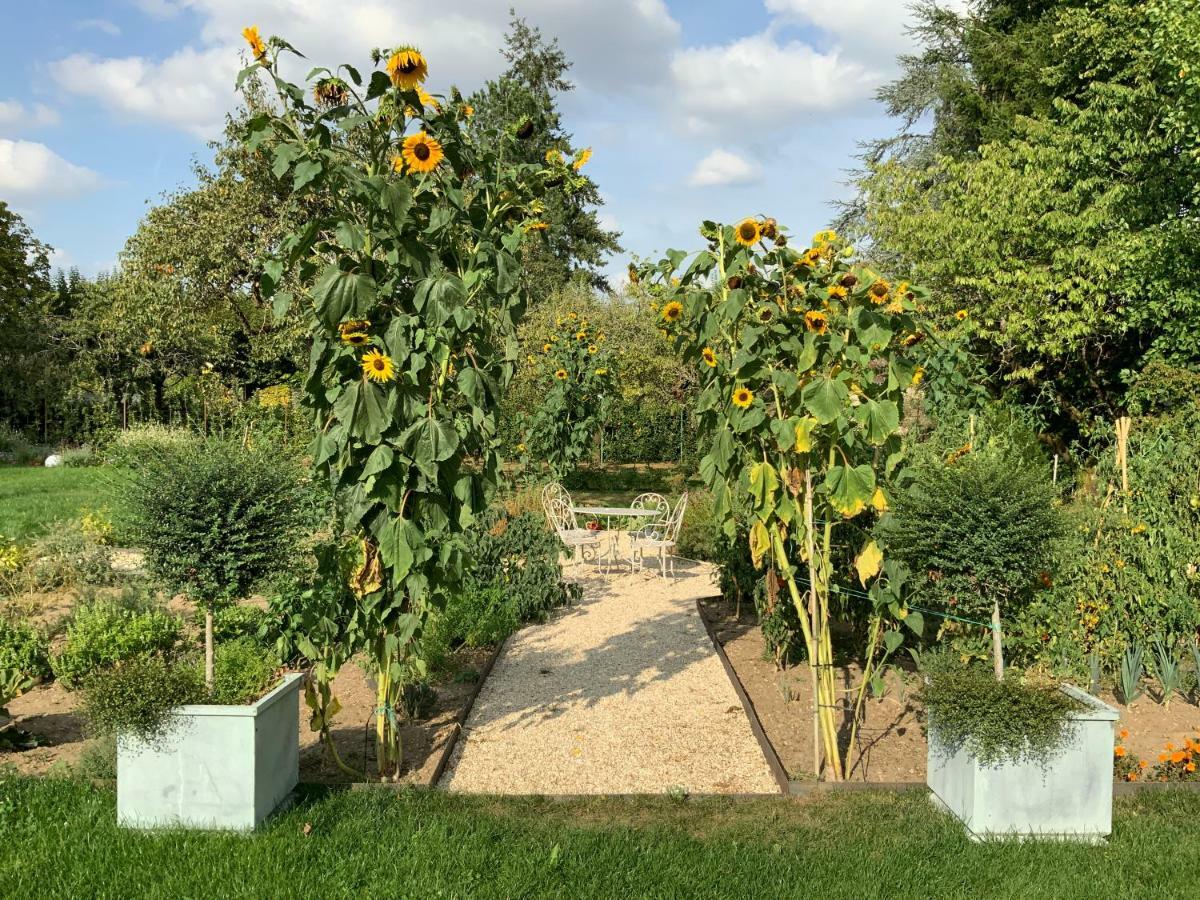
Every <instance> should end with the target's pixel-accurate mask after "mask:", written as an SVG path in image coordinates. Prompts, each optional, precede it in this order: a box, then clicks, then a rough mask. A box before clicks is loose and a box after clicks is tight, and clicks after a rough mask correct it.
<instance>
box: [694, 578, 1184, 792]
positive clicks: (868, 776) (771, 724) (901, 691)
mask: <svg viewBox="0 0 1200 900" xmlns="http://www.w3.org/2000/svg"><path fill="white" fill-rule="evenodd" d="M700 610H701V614H702V615H703V616H704V618H705V620H706V621H707V622H708V624H709V628H710V630H711V631H712V633H713V635H714V637H715V638H716V639H717V641H718V642H719V643H720V645H721V647H722V649H723V650H724V652H725V655H726V657H727V658H728V660H729V663H730V665H731V666H732V668H733V670H734V673H735V675H736V677H737V679H738V681H739V682H740V683H741V685H742V688H743V689H744V690H745V692H746V695H747V696H748V697H749V699H750V702H751V704H752V706H753V708H754V712H755V714H756V715H757V717H758V720H759V722H760V723H761V724H762V728H763V731H764V733H765V734H766V737H767V740H768V741H769V742H770V744H771V746H772V747H773V748H774V750H775V753H776V754H777V755H778V757H779V760H780V762H781V763H782V764H783V767H784V769H785V770H786V772H787V773H788V775H789V777H790V778H791V779H792V780H793V781H811V780H812V777H813V776H812V740H813V738H812V693H811V687H810V682H809V670H808V666H807V665H805V664H803V663H801V664H800V665H797V666H794V667H792V668H789V669H788V670H787V671H781V670H779V669H777V668H776V667H775V663H774V662H773V661H772V659H771V658H770V655H769V653H767V650H766V644H765V642H764V640H763V636H762V631H761V630H760V629H759V627H758V624H757V620H756V618H755V616H754V611H753V608H752V607H749V606H748V605H747V604H743V605H742V615H741V618H740V619H739V618H737V617H735V615H734V613H735V608H734V606H733V605H732V604H730V603H727V602H725V601H724V600H721V599H712V600H702V601H701V602H700ZM839 672H840V675H841V677H840V678H839V679H838V680H839V683H841V684H843V685H845V686H849V685H851V684H857V682H858V677H859V671H858V669H857V667H856V666H853V665H852V666H840V667H839ZM917 678H918V676H917V674H916V673H915V672H914V671H911V670H910V669H909V670H906V669H902V668H894V669H892V670H891V671H889V672H888V674H887V676H886V683H887V692H886V694H885V695H884V696H883V697H881V698H878V699H873V698H871V699H868V700H867V701H866V704H865V707H864V709H865V720H864V722H863V725H862V727H861V729H860V731H861V735H862V746H863V747H864V749H865V751H866V755H865V760H864V763H863V764H862V765H860V766H858V767H857V769H856V771H855V773H854V778H855V780H859V781H867V782H871V783H876V784H891V783H903V782H913V783H920V784H924V782H925V761H926V742H925V735H924V733H923V731H922V729H921V723H920V719H919V713H920V710H919V707H918V704H917V703H916V701H915V700H914V698H913V695H914V694H915V693H916V691H917V688H918V686H919V685H918V681H917ZM1099 696H1100V698H1101V699H1102V700H1104V701H1105V702H1106V703H1109V704H1111V705H1113V706H1115V707H1116V708H1117V709H1118V710H1119V711H1120V713H1121V719H1120V721H1119V722H1118V724H1117V728H1118V730H1119V731H1122V730H1123V731H1127V732H1128V737H1126V738H1124V739H1123V742H1122V744H1123V746H1124V747H1125V750H1126V753H1127V754H1128V755H1129V756H1130V757H1132V758H1134V759H1139V758H1140V759H1145V760H1148V761H1149V762H1150V764H1151V765H1154V764H1155V763H1156V762H1157V761H1158V758H1159V754H1160V753H1161V752H1162V751H1163V748H1164V746H1165V745H1166V744H1167V743H1173V744H1174V745H1175V746H1176V747H1182V746H1183V744H1184V741H1185V740H1186V739H1188V738H1189V737H1190V738H1195V737H1196V732H1197V730H1198V729H1200V707H1197V706H1196V705H1195V704H1194V703H1191V702H1187V701H1185V700H1183V699H1180V698H1178V697H1177V698H1175V699H1174V700H1172V701H1171V703H1170V705H1169V706H1162V705H1160V704H1159V703H1157V702H1155V700H1154V699H1153V698H1152V697H1149V696H1144V697H1142V698H1141V699H1139V700H1137V701H1135V702H1134V703H1133V704H1132V705H1131V706H1129V707H1126V706H1124V705H1122V704H1121V703H1119V702H1118V701H1117V700H1116V699H1115V698H1114V697H1113V695H1112V693H1111V692H1110V691H1102V692H1101V693H1100V694H1099Z"/></svg>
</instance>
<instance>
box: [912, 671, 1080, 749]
mask: <svg viewBox="0 0 1200 900" xmlns="http://www.w3.org/2000/svg"><path fill="white" fill-rule="evenodd" d="M926 678H927V681H926V684H925V685H924V686H923V687H922V688H921V690H920V691H919V692H918V694H917V699H918V700H919V701H920V703H921V705H922V706H923V707H924V712H925V716H926V721H927V723H928V725H929V728H930V729H931V730H932V731H933V732H934V733H935V734H936V737H937V740H938V741H939V742H941V743H942V744H943V745H944V746H946V747H947V748H948V749H949V750H951V751H952V752H956V751H957V750H959V749H960V748H966V750H967V751H968V752H969V753H971V754H972V755H973V756H974V757H975V758H976V759H978V760H979V761H980V762H981V763H983V764H984V765H995V764H999V763H1003V762H1008V761H1012V762H1016V761H1022V760H1028V761H1035V762H1036V761H1039V760H1043V759H1045V758H1046V757H1047V756H1049V755H1051V754H1053V753H1054V752H1055V751H1057V750H1058V749H1059V748H1061V747H1062V746H1063V744H1064V743H1065V742H1066V741H1067V740H1068V739H1069V738H1070V736H1071V733H1072V724H1071V719H1070V715H1071V713H1072V712H1074V711H1076V710H1077V709H1079V704H1078V702H1077V701H1075V700H1073V699H1072V698H1071V697H1068V696H1067V695H1066V694H1064V693H1062V692H1061V691H1060V690H1058V689H1057V688H1056V687H1054V686H1052V685H1044V684H1035V683H1030V682H1026V681H1023V680H1021V679H1019V678H1006V679H1004V680H1002V681H997V680H996V679H995V678H994V677H993V676H992V674H991V673H990V672H989V671H987V669H985V668H984V667H982V666H978V665H970V666H954V665H950V664H946V663H945V662H944V661H943V662H942V663H941V664H939V665H937V666H930V667H928V668H927V670H926Z"/></svg>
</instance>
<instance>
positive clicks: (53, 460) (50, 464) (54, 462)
mask: <svg viewBox="0 0 1200 900" xmlns="http://www.w3.org/2000/svg"><path fill="white" fill-rule="evenodd" d="M61 465H62V457H61V456H59V455H58V454H57V453H51V454H50V455H49V456H47V457H46V468H47V469H53V468H54V467H55V466H61Z"/></svg>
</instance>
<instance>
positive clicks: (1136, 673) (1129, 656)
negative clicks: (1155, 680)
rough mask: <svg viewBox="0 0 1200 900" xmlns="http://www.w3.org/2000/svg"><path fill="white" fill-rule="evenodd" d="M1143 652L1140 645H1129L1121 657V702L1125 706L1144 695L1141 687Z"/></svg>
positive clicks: (1143, 671)
mask: <svg viewBox="0 0 1200 900" xmlns="http://www.w3.org/2000/svg"><path fill="white" fill-rule="evenodd" d="M1145 652H1146V651H1145V648H1144V647H1143V646H1142V645H1141V644H1131V645H1130V646H1129V647H1128V649H1126V651H1125V655H1124V656H1122V657H1121V670H1120V688H1121V702H1122V703H1124V704H1125V705H1126V706H1129V705H1130V704H1131V703H1133V701H1134V700H1136V699H1137V698H1138V697H1140V696H1142V694H1143V693H1145V688H1144V687H1143V686H1142V678H1143V677H1144V676H1145Z"/></svg>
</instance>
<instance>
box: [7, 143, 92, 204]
mask: <svg viewBox="0 0 1200 900" xmlns="http://www.w3.org/2000/svg"><path fill="white" fill-rule="evenodd" d="M101 184H102V179H101V178H100V176H99V175H98V174H97V173H95V172H93V171H92V170H91V169H86V168H84V167H83V166H77V165H75V164H74V163H70V162H67V161H66V160H65V159H63V158H62V157H61V156H59V155H58V154H57V153H55V152H54V151H53V150H51V149H50V148H49V147H47V146H46V145H45V144H37V143H34V142H32V141H10V140H6V139H4V138H0V197H4V198H5V199H12V200H19V201H30V200H47V199H56V198H63V197H74V196H78V195H79V194H85V193H87V192H89V191H94V190H96V189H97V188H98V187H100V186H101Z"/></svg>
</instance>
